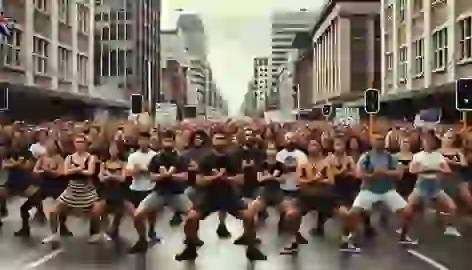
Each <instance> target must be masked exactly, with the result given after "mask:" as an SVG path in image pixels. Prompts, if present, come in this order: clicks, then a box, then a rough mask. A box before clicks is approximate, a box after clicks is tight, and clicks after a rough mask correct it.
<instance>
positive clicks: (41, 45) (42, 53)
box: [33, 37, 49, 74]
mask: <svg viewBox="0 0 472 270" xmlns="http://www.w3.org/2000/svg"><path fill="white" fill-rule="evenodd" d="M48 50H49V42H48V41H47V40H45V39H42V38H40V37H33V63H34V70H35V72H36V73H39V74H46V73H47V72H48V57H49V52H48Z"/></svg>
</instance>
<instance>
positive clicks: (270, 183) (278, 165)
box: [261, 161, 285, 190]
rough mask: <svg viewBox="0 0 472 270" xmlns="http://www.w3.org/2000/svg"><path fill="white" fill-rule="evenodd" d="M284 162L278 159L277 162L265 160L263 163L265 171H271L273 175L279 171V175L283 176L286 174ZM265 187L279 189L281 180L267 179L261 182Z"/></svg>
mask: <svg viewBox="0 0 472 270" xmlns="http://www.w3.org/2000/svg"><path fill="white" fill-rule="evenodd" d="M284 170H285V168H284V164H283V163H282V162H280V161H276V162H275V163H269V162H267V161H264V164H263V172H264V173H269V174H271V175H274V173H275V172H276V171H277V172H278V176H281V175H283V174H284ZM261 184H262V186H263V187H264V188H268V189H270V190H278V189H280V182H279V181H276V180H275V181H274V180H266V181H264V182H262V183H261Z"/></svg>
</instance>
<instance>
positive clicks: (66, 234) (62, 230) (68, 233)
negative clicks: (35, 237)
mask: <svg viewBox="0 0 472 270" xmlns="http://www.w3.org/2000/svg"><path fill="white" fill-rule="evenodd" d="M59 234H60V235H61V237H72V236H74V234H73V233H72V232H71V231H69V228H67V227H66V226H60V227H59Z"/></svg>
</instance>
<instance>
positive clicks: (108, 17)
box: [95, 10, 133, 22]
mask: <svg viewBox="0 0 472 270" xmlns="http://www.w3.org/2000/svg"><path fill="white" fill-rule="evenodd" d="M132 17H133V13H132V12H131V11H125V10H118V11H115V10H111V11H110V12H101V13H96V14H95V21H97V22H116V21H125V20H131V19H132Z"/></svg>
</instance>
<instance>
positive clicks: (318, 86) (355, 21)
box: [312, 0, 381, 105]
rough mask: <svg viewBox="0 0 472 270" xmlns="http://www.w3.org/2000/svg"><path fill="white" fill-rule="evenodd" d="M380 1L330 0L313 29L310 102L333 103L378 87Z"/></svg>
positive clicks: (314, 103) (379, 67)
mask: <svg viewBox="0 0 472 270" xmlns="http://www.w3.org/2000/svg"><path fill="white" fill-rule="evenodd" d="M379 13H380V2H379V1H378V0H362V1H353V0H332V1H329V2H328V4H327V5H326V6H325V7H324V8H323V9H322V11H321V14H320V17H319V19H318V20H317V22H316V24H315V26H314V28H313V31H312V36H313V44H314V45H313V71H314V72H313V94H312V104H313V105H317V104H320V103H323V102H325V101H330V102H337V101H341V100H343V99H351V98H355V97H358V96H362V95H363V91H364V90H365V89H366V88H369V87H375V88H379V87H380V82H381V78H380V76H381V75H380V70H381V66H380V65H381V61H380V49H381V44H380V35H381V30H380V15H379Z"/></svg>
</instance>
